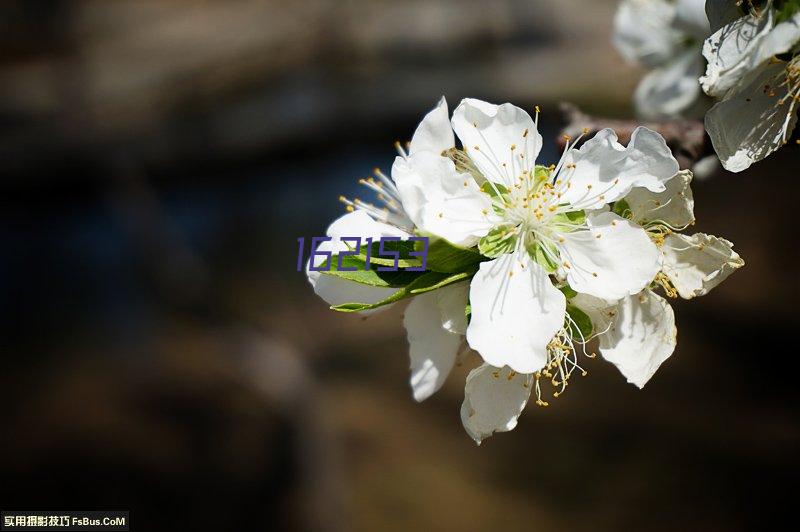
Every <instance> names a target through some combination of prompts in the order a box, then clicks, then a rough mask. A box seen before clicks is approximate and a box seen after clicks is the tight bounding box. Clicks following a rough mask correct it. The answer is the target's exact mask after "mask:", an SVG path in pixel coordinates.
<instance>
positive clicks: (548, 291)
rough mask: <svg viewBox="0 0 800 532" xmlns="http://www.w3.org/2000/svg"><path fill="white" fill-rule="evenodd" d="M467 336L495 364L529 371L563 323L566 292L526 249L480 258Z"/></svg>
mask: <svg viewBox="0 0 800 532" xmlns="http://www.w3.org/2000/svg"><path fill="white" fill-rule="evenodd" d="M469 300H470V305H471V308H472V315H471V318H470V322H469V326H468V327H467V342H469V345H470V347H472V348H473V349H474V350H476V351H478V353H480V355H481V356H482V357H483V359H484V360H485V361H486V362H487V363H489V364H491V365H493V366H496V367H502V366H510V367H511V369H513V370H515V371H518V372H520V373H533V372H534V371H537V370H539V369H541V368H542V366H544V365H545V362H546V361H547V344H548V343H549V342H550V340H552V339H553V336H554V335H555V334H556V332H557V331H558V330H559V329H561V327H563V325H564V313H565V311H566V298H565V297H564V294H562V293H561V291H559V290H558V289H556V288H555V287H554V286H553V284H552V283H551V282H550V278H549V277H548V275H547V273H546V272H545V271H544V269H542V267H541V266H539V265H538V264H536V263H535V262H533V261H531V260H530V259H529V258H528V254H527V253H520V252H515V253H513V254H511V255H503V256H501V257H499V258H497V259H494V260H492V261H489V262H482V263H481V265H480V268H479V270H478V273H477V274H475V277H474V278H473V279H472V283H471V285H470V292H469Z"/></svg>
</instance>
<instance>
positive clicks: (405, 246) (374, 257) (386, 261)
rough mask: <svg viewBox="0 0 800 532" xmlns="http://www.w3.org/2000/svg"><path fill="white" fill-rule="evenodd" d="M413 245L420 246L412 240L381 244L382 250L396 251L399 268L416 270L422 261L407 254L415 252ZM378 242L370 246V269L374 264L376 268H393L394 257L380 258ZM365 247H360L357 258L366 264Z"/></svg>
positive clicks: (389, 241)
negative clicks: (398, 255)
mask: <svg viewBox="0 0 800 532" xmlns="http://www.w3.org/2000/svg"><path fill="white" fill-rule="evenodd" d="M415 244H421V242H416V241H413V240H387V241H384V243H383V250H384V252H386V251H398V252H399V253H400V258H399V259H398V260H397V266H398V267H399V268H417V267H419V266H422V261H420V259H419V257H415V256H409V253H410V252H412V251H415ZM380 246H381V243H380V242H373V243H372V246H370V252H369V263H370V267H371V266H372V265H373V264H375V265H377V266H394V257H381V255H380ZM365 248H366V246H361V253H360V254H359V255H358V257H359V258H360V259H361V260H363V261H365V262H366V257H367V255H366V253H367V250H366V249H365Z"/></svg>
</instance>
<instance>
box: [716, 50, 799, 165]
mask: <svg viewBox="0 0 800 532" xmlns="http://www.w3.org/2000/svg"><path fill="white" fill-rule="evenodd" d="M783 80H785V63H774V64H769V65H766V66H764V67H763V68H761V69H759V70H757V71H755V72H754V73H753V74H751V75H750V76H748V77H747V78H745V80H743V82H742V85H741V88H739V87H737V89H736V91H735V92H734V93H733V94H732V95H731V96H729V97H728V98H727V99H725V100H723V101H721V102H719V103H717V104H716V105H715V106H714V107H712V108H711V110H710V111H709V112H708V114H706V130H707V131H708V136H709V137H711V143H712V144H713V145H714V150H715V151H716V152H717V155H718V156H719V159H720V161H721V162H722V166H724V167H725V169H727V170H729V171H731V172H741V171H742V170H745V169H746V168H748V167H750V165H751V164H753V163H754V162H757V161H760V160H761V159H763V158H765V157H766V156H768V155H769V154H770V153H772V152H774V151H775V150H777V149H778V148H780V147H781V146H783V145H784V144H785V143H786V142H787V140H788V139H789V137H790V136H791V133H792V130H793V129H794V126H795V123H796V122H797V113H796V112H795V111H796V109H797V107H796V106H795V105H793V104H792V102H791V100H788V101H786V102H784V103H783V105H780V104H779V101H780V100H781V99H782V98H784V97H785V96H786V87H785V86H784V87H780V86H779V85H780V84H781V83H782V82H783ZM765 85H769V86H770V88H771V89H770V90H765V89H764V86H765ZM773 91H774V92H773Z"/></svg>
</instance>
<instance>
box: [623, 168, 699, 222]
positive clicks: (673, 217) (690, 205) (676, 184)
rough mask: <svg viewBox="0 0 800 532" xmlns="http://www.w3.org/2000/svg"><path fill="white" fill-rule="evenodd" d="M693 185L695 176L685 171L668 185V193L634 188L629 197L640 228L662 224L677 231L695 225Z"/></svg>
mask: <svg viewBox="0 0 800 532" xmlns="http://www.w3.org/2000/svg"><path fill="white" fill-rule="evenodd" d="M691 182H692V172H690V171H689V170H681V171H680V172H678V173H677V174H676V175H675V177H673V178H672V179H670V180H669V181H667V183H666V190H664V192H650V191H649V190H647V189H646V188H638V187H637V188H634V189H633V190H631V191H630V192H629V193H628V195H627V196H625V201H626V202H627V204H628V206H629V207H630V209H631V215H632V220H633V221H634V222H636V223H637V224H639V225H646V224H648V223H650V222H657V221H660V222H664V223H666V224H668V225H669V226H671V227H673V228H683V227H686V226H688V225H689V224H691V223H692V222H693V221H694V198H693V197H692V189H691V187H690V186H689V184H690V183H691Z"/></svg>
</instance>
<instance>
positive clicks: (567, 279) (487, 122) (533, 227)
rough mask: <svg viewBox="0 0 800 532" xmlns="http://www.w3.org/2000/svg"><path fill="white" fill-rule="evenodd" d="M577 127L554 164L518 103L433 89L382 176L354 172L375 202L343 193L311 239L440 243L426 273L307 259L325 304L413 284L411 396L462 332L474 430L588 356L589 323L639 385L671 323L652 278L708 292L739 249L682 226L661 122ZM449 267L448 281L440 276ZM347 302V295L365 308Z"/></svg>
mask: <svg viewBox="0 0 800 532" xmlns="http://www.w3.org/2000/svg"><path fill="white" fill-rule="evenodd" d="M536 116H537V120H538V109H537V115H536ZM454 131H455V134H454ZM456 136H458V138H459V139H460V141H461V144H462V146H461V147H457V146H456ZM567 140H568V141H569V140H570V139H567ZM577 142H578V141H577V140H576V141H575V142H574V143H572V144H571V145H570V144H569V143H568V145H567V148H566V150H565V152H564V154H563V156H562V157H561V160H560V161H559V162H558V164H555V165H551V166H548V167H545V166H543V165H537V164H536V159H537V157H538V154H539V151H540V149H541V145H542V137H541V135H539V133H538V128H537V121H535V120H533V119H532V118H531V117H530V116H529V115H528V114H527V113H526V112H525V111H523V110H522V109H520V108H518V107H515V106H513V105H511V104H503V105H500V106H496V105H492V104H488V103H486V102H482V101H479V100H471V99H467V100H464V101H462V102H461V104H460V105H459V106H458V108H457V109H456V110H455V112H454V113H453V117H452V120H451V119H450V118H449V117H448V111H447V103H446V102H445V100H444V99H442V100H441V101H440V102H439V104H438V105H437V107H436V108H435V109H434V110H433V111H431V112H430V113H428V114H427V115H426V116H425V118H424V119H423V121H422V122H421V123H420V125H419V127H418V128H417V131H416V132H415V134H414V136H413V139H412V141H411V143H410V144H409V147H408V150H407V151H406V150H403V149H402V148H400V147H399V146H398V151H399V153H400V156H399V157H397V159H396V160H395V162H394V165H393V167H392V180H389V178H387V177H386V176H385V175H383V174H382V173H381V172H380V171H376V178H377V180H375V179H372V178H370V179H367V180H362V183H363V184H365V185H366V186H367V187H369V188H371V189H373V190H374V191H375V192H377V193H378V198H379V199H380V201H382V202H383V205H382V206H380V207H378V206H374V205H372V204H369V203H366V202H363V201H361V200H358V199H355V200H352V201H351V200H348V199H345V198H342V201H344V203H345V204H346V205H347V208H348V210H349V211H350V212H349V213H348V214H346V215H344V216H342V217H341V218H339V219H338V220H336V221H335V222H334V223H333V224H331V226H330V227H329V228H328V235H329V236H331V237H332V240H331V241H330V242H325V243H323V244H322V245H321V246H320V248H319V249H320V250H322V251H329V252H331V253H332V254H333V255H334V256H335V254H336V253H338V252H341V251H344V250H345V249H347V246H346V245H345V243H344V242H342V240H341V239H342V238H343V237H345V236H360V237H362V238H364V237H372V238H373V239H378V238H380V237H381V236H399V237H401V238H406V237H408V236H411V235H412V234H414V233H422V234H431V235H434V237H437V236H438V237H440V238H444V239H446V240H448V241H449V243H444V244H442V242H441V241H439V240H437V242H438V244H440V245H443V248H442V247H440V248H439V255H438V256H437V259H436V261H437V262H436V266H435V267H434V268H433V270H435V271H431V272H426V273H424V274H423V273H420V274H419V275H420V277H417V278H416V279H417V280H419V279H421V278H423V277H424V276H427V278H428V279H430V280H429V281H427V280H426V281H425V282H426V283H428V284H426V285H424V284H422V283H418V284H412V285H408V286H405V285H403V286H402V287H400V288H398V287H397V285H396V284H389V283H388V282H384V281H385V279H383V278H381V277H380V276H377V275H376V274H366V275H364V274H350V273H349V272H344V271H336V272H333V273H331V272H328V274H326V275H322V274H320V272H315V271H312V270H310V269H309V270H308V277H309V281H310V282H311V283H312V285H314V289H315V291H316V292H317V293H318V294H319V295H320V296H322V297H323V298H324V299H325V300H326V301H328V302H329V303H330V304H331V305H341V304H344V303H353V302H358V303H362V304H363V303H367V304H368V305H367V307H369V305H373V306H375V305H374V304H379V305H384V304H386V303H388V302H389V301H396V300H397V299H398V298H400V297H408V296H414V297H413V299H412V301H411V302H410V304H409V305H408V307H407V308H406V311H405V314H404V319H403V321H404V325H405V328H406V331H407V335H408V342H409V346H410V361H411V363H410V365H411V376H410V384H411V388H412V393H413V396H414V399H416V400H417V401H422V400H424V399H426V398H428V397H430V396H431V395H432V394H433V393H435V392H436V391H437V390H438V389H439V388H440V387H441V386H442V383H443V382H444V380H445V379H446V378H447V376H448V375H449V373H450V372H451V370H452V368H453V366H454V365H455V364H457V363H458V361H459V359H460V356H461V354H463V353H464V352H465V349H464V346H465V340H466V343H467V344H468V347H469V348H472V349H474V350H475V351H477V352H478V353H479V354H480V355H481V357H482V358H483V363H482V364H481V365H480V366H479V367H477V368H475V369H473V370H472V371H471V372H470V373H469V375H468V377H467V382H466V386H465V397H464V402H463V404H462V407H461V419H462V422H463V424H464V427H465V429H466V430H467V432H468V433H469V435H470V436H471V437H472V438H473V439H474V440H475V441H476V442H477V443H479V444H480V442H481V441H482V440H483V439H485V438H486V437H488V436H490V435H492V434H493V433H495V432H504V431H509V430H511V429H513V428H514V427H515V426H516V424H517V420H518V418H519V416H520V414H521V412H522V410H523V409H524V408H525V406H526V404H527V403H528V401H529V399H530V397H531V394H532V393H534V394H535V403H536V404H537V405H541V406H546V405H547V404H548V403H547V401H545V400H544V399H543V398H542V397H543V394H542V383H547V382H549V383H550V384H551V385H552V386H553V387H554V388H555V390H554V392H553V396H555V397H557V396H559V395H560V394H561V393H563V392H564V390H565V389H566V386H567V384H568V382H569V379H570V377H571V375H572V374H573V373H575V372H576V371H577V372H580V373H581V374H583V375H585V374H586V371H585V370H584V368H583V367H581V365H580V363H579V360H578V356H579V354H580V352H582V353H583V354H584V355H586V356H588V357H590V358H591V357H593V356H594V355H593V354H589V353H587V352H586V347H585V346H586V343H587V342H588V341H589V340H591V339H593V338H599V345H598V349H599V351H600V354H601V355H602V357H603V358H604V359H606V360H607V361H609V362H612V363H613V364H615V366H616V367H617V368H618V369H619V370H620V372H621V373H622V374H623V375H624V376H625V377H626V378H627V380H628V381H629V382H631V383H633V384H635V385H637V386H639V387H642V386H644V384H645V383H646V382H647V381H648V380H649V379H650V378H651V377H652V375H653V374H654V372H655V371H656V370H657V369H658V367H659V366H660V365H661V364H662V363H663V362H664V361H665V360H667V359H668V358H669V357H670V356H671V354H672V352H673V351H674V349H675V345H676V338H677V331H676V328H675V317H674V313H673V310H672V308H671V307H670V305H669V303H668V302H667V300H666V299H664V298H662V297H661V296H659V295H657V294H656V293H655V290H656V289H662V290H663V291H664V293H665V294H666V295H667V296H669V297H677V296H678V295H680V296H681V297H683V298H686V299H690V298H693V297H696V296H699V295H704V294H705V293H707V292H708V291H709V290H711V289H712V288H713V287H714V286H716V285H717V284H719V283H720V282H721V281H722V280H724V279H725V278H726V277H727V276H728V275H730V274H731V273H732V272H733V271H735V270H736V269H737V268H739V267H741V266H742V264H743V262H742V260H741V258H739V256H738V255H737V254H736V253H735V252H734V251H733V249H732V244H731V243H730V242H728V241H727V240H724V239H721V238H717V237H714V236H711V235H705V234H703V233H696V234H694V235H691V236H686V235H683V234H681V233H680V231H682V230H683V229H685V228H686V227H688V226H689V225H691V224H692V223H694V212H693V209H694V199H693V197H692V192H691V188H690V183H691V179H692V174H691V172H689V171H682V172H679V171H678V165H677V162H676V161H675V159H674V158H673V157H672V155H671V153H670V151H669V149H668V148H667V146H666V144H665V142H664V140H663V139H662V138H661V137H660V136H659V135H658V134H656V133H654V132H652V131H650V130H648V129H646V128H638V129H637V130H636V131H634V133H633V134H632V136H631V140H630V142H629V144H628V146H627V147H625V146H622V145H621V144H619V142H617V137H616V135H615V134H614V133H613V132H612V131H610V130H603V131H600V132H599V133H598V134H597V135H596V136H595V137H594V138H592V139H590V140H588V141H587V142H585V143H584V144H583V145H582V146H581V147H580V148H578V149H576V148H575V146H576V145H577ZM459 246H460V247H461V248H477V249H461V248H459ZM442 250H444V251H442ZM476 251H478V252H479V253H476ZM442 254H443V255H442ZM464 255H466V262H457V264H459V266H457V268H461V267H462V266H461V265H462V264H464V265H466V266H464V267H465V268H466V270H461V269H448V268H449V267H454V268H456V267H455V266H453V263H451V262H448V261H449V260H450V258H451V257H458V258H459V260H461V259H464ZM442 256H444V257H447V260H444V259H442ZM323 261H324V258H321V257H318V258H316V259H314V264H315V265H319V264H320V263H322V262H323ZM476 263H477V266H476ZM430 267H431V263H429V268H430ZM436 267H438V268H442V270H436V269H435V268H436ZM452 272H456V273H452ZM448 276H449V277H448ZM376 277H377V279H376ZM470 277H471V279H470ZM445 278H446V279H449V282H450V283H451V284H446V283H443V284H437V283H439V282H440V280H444V279H445ZM417 280H415V281H414V283H417ZM358 281H361V282H358ZM412 286H414V289H412V288H411V287H412ZM421 286H425V287H426V289H427V290H429V291H424V290H422V291H420V290H421V289H420V287H421ZM398 290H405V291H404V292H402V293H399V294H398V293H397V291H398ZM389 296H393V297H391V298H389ZM387 298H389V300H388V301H384V300H386V299H387ZM358 303H356V304H355V305H352V304H351V305H345V306H346V307H348V308H350V309H356V310H358V309H364V308H365V306H364V305H362V304H358ZM369 308H371V307H369ZM371 311H372V310H370V312H371ZM576 346H578V347H576Z"/></svg>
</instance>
